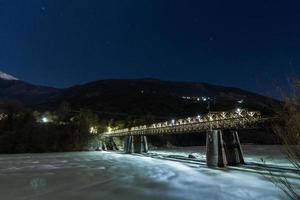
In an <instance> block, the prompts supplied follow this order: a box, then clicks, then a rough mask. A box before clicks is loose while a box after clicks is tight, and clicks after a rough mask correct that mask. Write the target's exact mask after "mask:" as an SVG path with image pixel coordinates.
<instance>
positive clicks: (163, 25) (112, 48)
mask: <svg viewBox="0 0 300 200" xmlns="http://www.w3.org/2000/svg"><path fill="white" fill-rule="evenodd" d="M0 71H4V72H7V73H10V74H12V75H15V76H17V77H19V78H21V79H23V80H26V81H29V82H32V83H38V84H43V85H51V86H56V87H67V86H70V85H73V84H79V83H83V82H88V81H91V80H97V79H110V78H141V77H155V78H161V79H167V80H180V81H197V82H198V81H199V82H209V83H215V84H222V85H227V86H236V87H240V88H244V89H248V90H251V91H256V92H260V93H262V94H271V93H272V92H274V90H273V88H274V87H273V86H274V85H273V82H276V81H279V82H283V81H284V80H285V79H286V77H287V76H288V75H290V74H292V73H295V74H297V73H298V74H299V73H300V1H299V0H249V1H241V0H233V1H230V0H224V1H221V0H206V1H204V0H0ZM270 91H271V92H270ZM273 94H274V93H272V94H271V95H273Z"/></svg>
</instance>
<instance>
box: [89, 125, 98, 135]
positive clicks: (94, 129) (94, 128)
mask: <svg viewBox="0 0 300 200" xmlns="http://www.w3.org/2000/svg"><path fill="white" fill-rule="evenodd" d="M90 133H91V134H97V133H98V129H97V128H96V127H93V126H92V127H91V128H90Z"/></svg>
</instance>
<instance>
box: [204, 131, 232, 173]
mask: <svg viewBox="0 0 300 200" xmlns="http://www.w3.org/2000/svg"><path fill="white" fill-rule="evenodd" d="M206 134H207V135H206V163H207V166H209V167H226V166H227V157H226V152H225V149H224V141H223V134H222V131H221V130H210V131H207V133H206Z"/></svg>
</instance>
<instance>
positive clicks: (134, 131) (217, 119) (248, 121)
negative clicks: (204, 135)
mask: <svg viewBox="0 0 300 200" xmlns="http://www.w3.org/2000/svg"><path fill="white" fill-rule="evenodd" d="M260 121H262V118H261V113H260V112H258V111H248V110H241V109H237V110H234V111H227V112H210V113H208V114H206V115H203V116H197V117H188V118H184V119H178V120H176V121H175V120H172V121H166V122H160V123H155V124H151V125H143V126H138V127H132V128H127V129H117V130H111V131H108V132H105V133H103V136H104V137H118V136H129V135H162V134H179V133H190V132H205V131H208V130H212V129H239V128H249V127H251V126H254V125H255V124H257V123H259V122H260Z"/></svg>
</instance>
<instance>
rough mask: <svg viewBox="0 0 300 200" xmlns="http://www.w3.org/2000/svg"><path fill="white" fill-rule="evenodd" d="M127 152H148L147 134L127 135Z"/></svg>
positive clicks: (125, 144)
mask: <svg viewBox="0 0 300 200" xmlns="http://www.w3.org/2000/svg"><path fill="white" fill-rule="evenodd" d="M124 150H125V153H129V154H130V153H147V152H148V142H147V137H146V136H126V138H125V143H124Z"/></svg>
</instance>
